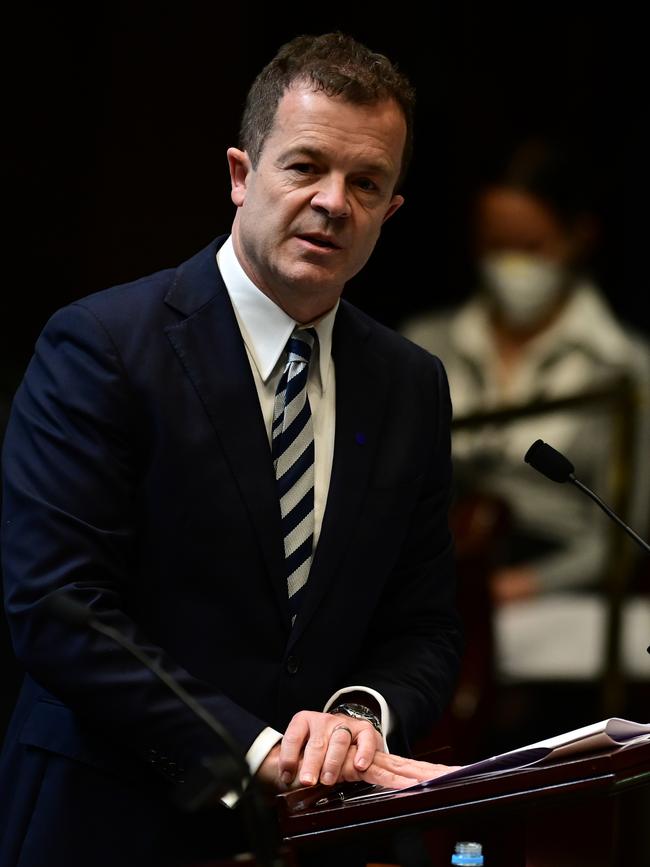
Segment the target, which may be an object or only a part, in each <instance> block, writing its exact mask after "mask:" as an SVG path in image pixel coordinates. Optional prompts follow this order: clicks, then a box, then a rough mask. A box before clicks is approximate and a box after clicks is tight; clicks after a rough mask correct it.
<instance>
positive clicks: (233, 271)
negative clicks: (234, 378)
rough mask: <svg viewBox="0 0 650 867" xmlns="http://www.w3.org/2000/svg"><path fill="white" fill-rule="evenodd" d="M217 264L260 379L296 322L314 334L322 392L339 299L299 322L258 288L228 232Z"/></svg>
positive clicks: (272, 364)
mask: <svg viewBox="0 0 650 867" xmlns="http://www.w3.org/2000/svg"><path fill="white" fill-rule="evenodd" d="M217 264H218V266H219V271H220V272H221V276H222V277H223V282H224V283H225V284H226V289H227V290H228V295H229V296H230V300H231V302H232V305H233V307H234V309H235V315H236V316H237V321H238V323H239V327H240V329H241V333H242V337H243V339H244V343H245V344H246V348H247V349H248V351H249V353H250V355H251V358H252V359H253V363H254V364H255V367H256V368H257V371H258V373H259V375H260V377H261V379H262V381H263V382H267V380H268V379H269V377H270V376H271V374H272V373H273V370H274V369H275V366H276V365H277V363H278V361H279V359H280V357H281V355H282V353H283V352H284V349H285V347H286V345H287V341H288V340H289V338H290V337H291V334H292V332H293V330H294V328H295V327H296V326H297V325H298V326H300V327H303V328H306V327H310V328H313V329H314V330H315V331H316V334H317V335H318V366H317V368H316V372H317V374H318V376H317V379H318V384H319V386H320V388H321V391H322V392H324V391H325V390H326V389H327V382H328V378H329V367H330V364H329V362H330V357H331V354H332V330H333V328H334V319H335V317H336V311H337V310H338V306H339V302H338V301H337V302H336V304H335V305H334V307H332V309H331V310H328V312H327V313H325V315H324V316H321V317H320V319H318V320H317V321H316V322H311V323H307V325H301V323H299V322H296V321H295V320H294V319H292V318H291V317H290V316H289V315H288V314H287V313H285V312H284V310H282V308H281V307H278V305H277V304H276V303H275V302H274V301H272V300H271V299H270V298H269V297H268V296H267V295H265V294H264V293H263V292H262V291H261V290H260V289H258V288H257V286H256V285H255V284H254V283H253V281H252V280H251V279H250V278H249V277H248V275H247V274H246V272H245V271H244V269H243V268H242V266H241V265H240V263H239V260H238V259H237V256H236V254H235V248H234V246H233V243H232V235H231V236H230V237H229V238H228V240H227V241H226V242H225V243H224V244H223V245H222V246H221V247H220V248H219V250H218V252H217Z"/></svg>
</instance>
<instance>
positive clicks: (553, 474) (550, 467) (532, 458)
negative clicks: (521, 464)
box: [524, 440, 574, 482]
mask: <svg viewBox="0 0 650 867" xmlns="http://www.w3.org/2000/svg"><path fill="white" fill-rule="evenodd" d="M524 460H525V461H526V463H527V464H530V465H531V467H533V468H534V469H536V470H537V472H538V473H541V474H542V475H543V476H546V478H547V479H550V480H551V481H552V482H568V481H569V479H570V478H571V476H572V474H573V470H574V466H573V464H572V463H571V461H570V460H568V458H565V457H564V455H563V454H560V452H558V451H556V450H555V449H554V448H553V447H552V446H549V445H548V443H545V442H544V441H543V440H537V441H536V442H534V443H533V444H532V446H531V447H530V448H529V449H528V451H527V452H526V454H525V456H524Z"/></svg>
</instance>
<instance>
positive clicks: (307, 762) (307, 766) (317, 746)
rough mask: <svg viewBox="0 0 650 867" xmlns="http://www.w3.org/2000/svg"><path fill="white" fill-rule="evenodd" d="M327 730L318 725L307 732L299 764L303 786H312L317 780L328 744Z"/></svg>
mask: <svg viewBox="0 0 650 867" xmlns="http://www.w3.org/2000/svg"><path fill="white" fill-rule="evenodd" d="M328 734H329V732H328V731H327V729H325V728H323V727H321V726H319V727H318V728H316V727H315V728H313V729H312V730H311V731H310V733H309V740H308V741H307V745H306V746H305V752H304V755H303V759H302V765H301V766H300V782H301V783H302V784H303V786H313V785H314V783H316V781H317V780H318V778H319V776H320V772H321V768H322V767H323V760H324V758H325V754H326V752H327V747H328V745H329V737H328Z"/></svg>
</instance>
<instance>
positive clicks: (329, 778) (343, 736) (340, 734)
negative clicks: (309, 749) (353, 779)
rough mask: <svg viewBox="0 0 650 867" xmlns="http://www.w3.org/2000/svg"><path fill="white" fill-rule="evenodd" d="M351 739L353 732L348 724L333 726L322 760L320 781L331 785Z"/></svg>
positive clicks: (341, 764)
mask: <svg viewBox="0 0 650 867" xmlns="http://www.w3.org/2000/svg"><path fill="white" fill-rule="evenodd" d="M353 740H354V734H353V732H352V730H351V729H350V728H348V726H346V725H342V724H339V725H337V726H336V727H335V728H334V730H333V731H332V734H331V735H330V741H329V745H328V747H327V752H326V753H325V759H324V761H323V767H322V770H321V774H320V781H321V783H324V784H325V785H326V786H333V785H334V783H335V782H336V781H337V780H338V778H339V774H340V773H341V769H342V768H343V764H344V763H345V760H346V757H347V755H348V752H349V751H350V746H351V745H352V742H353Z"/></svg>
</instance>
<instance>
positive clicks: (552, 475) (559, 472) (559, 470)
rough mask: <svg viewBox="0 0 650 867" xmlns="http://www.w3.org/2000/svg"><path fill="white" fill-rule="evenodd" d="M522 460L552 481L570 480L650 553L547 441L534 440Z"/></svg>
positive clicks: (642, 541) (640, 540)
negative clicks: (579, 478) (578, 477)
mask: <svg viewBox="0 0 650 867" xmlns="http://www.w3.org/2000/svg"><path fill="white" fill-rule="evenodd" d="M524 460H525V461H526V463H527V464H530V465H531V467H533V468H534V469H536V470H537V472H539V473H541V474H542V475H543V476H546V478H547V479H550V480H551V481H552V482H561V483H562V482H571V484H573V485H575V486H576V487H577V488H579V489H580V490H581V491H583V492H584V493H585V494H587V496H588V497H591V499H592V500H593V501H594V503H596V504H597V505H598V506H600V508H601V509H602V510H603V512H605V514H606V515H608V516H609V517H610V518H611V519H612V520H613V521H616V523H617V524H618V525H619V526H620V527H622V528H623V529H624V530H625V532H626V533H627V534H628V535H629V536H630V537H631V538H632V539H634V541H635V542H636V543H637V545H639V546H640V547H641V548H643V550H644V551H645V552H646V553H647V554H650V545H649V544H648V543H647V542H646V541H644V540H643V539H642V538H641V537H640V536H639V535H638V534H637V533H635V532H634V530H633V529H632V528H631V527H628V525H627V524H626V523H624V522H623V521H622V520H621V519H620V518H619V517H618V515H617V514H616V513H615V512H614V511H612V509H610V507H609V506H608V505H607V504H606V503H604V502H603V501H602V500H601V499H600V497H599V496H597V495H596V494H595V493H594V492H593V491H592V490H590V489H589V488H588V487H587V486H586V485H583V483H582V482H581V481H579V480H578V479H576V477H575V476H574V474H573V472H574V466H573V464H572V463H571V461H570V460H569V459H568V458H565V457H564V455H563V454H561V453H560V452H558V451H557V450H556V449H554V448H553V447H552V446H549V445H548V443H545V442H544V441H543V440H536V441H535V442H534V443H533V444H532V446H531V447H530V448H529V449H528V451H527V452H526V454H525V455H524Z"/></svg>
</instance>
